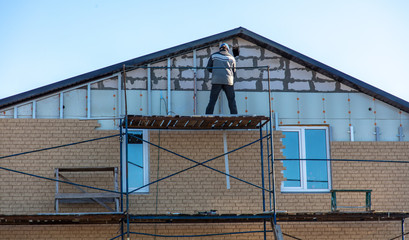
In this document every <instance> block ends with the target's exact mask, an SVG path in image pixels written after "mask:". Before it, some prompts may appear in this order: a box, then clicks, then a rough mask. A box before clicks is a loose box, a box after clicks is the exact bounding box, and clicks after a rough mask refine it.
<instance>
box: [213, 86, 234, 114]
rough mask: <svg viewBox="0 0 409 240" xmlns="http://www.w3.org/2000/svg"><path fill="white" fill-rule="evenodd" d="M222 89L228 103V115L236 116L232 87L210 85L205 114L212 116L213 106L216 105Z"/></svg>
mask: <svg viewBox="0 0 409 240" xmlns="http://www.w3.org/2000/svg"><path fill="white" fill-rule="evenodd" d="M222 89H223V91H224V93H226V97H227V100H228V101H229V108H230V114H237V106H236V99H235V95H234V86H230V85H225V84H212V90H211V91H210V100H209V104H208V105H207V108H206V114H213V110H214V105H215V104H216V101H217V97H218V96H219V93H220V91H221V90H222Z"/></svg>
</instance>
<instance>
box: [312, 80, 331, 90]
mask: <svg viewBox="0 0 409 240" xmlns="http://www.w3.org/2000/svg"><path fill="white" fill-rule="evenodd" d="M314 87H315V90H316V91H321V92H330V91H335V82H314Z"/></svg>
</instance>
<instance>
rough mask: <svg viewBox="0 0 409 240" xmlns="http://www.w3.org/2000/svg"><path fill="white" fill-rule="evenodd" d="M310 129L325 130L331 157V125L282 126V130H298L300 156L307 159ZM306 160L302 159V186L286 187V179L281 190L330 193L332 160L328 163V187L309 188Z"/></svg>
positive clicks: (327, 147)
mask: <svg viewBox="0 0 409 240" xmlns="http://www.w3.org/2000/svg"><path fill="white" fill-rule="evenodd" d="M306 129H308V130H310V129H318V130H325V138H326V149H327V159H330V144H329V127H328V126H280V131H283V132H286V131H293V132H298V133H299V134H298V142H299V152H300V158H301V159H305V157H306V147H305V130H306ZM306 165H307V164H306V160H300V179H301V186H300V187H285V186H284V181H283V182H281V192H286V193H292V192H293V193H297V192H298V193H299V192H302V193H313V192H314V193H328V192H330V190H331V188H332V183H331V182H332V181H331V175H332V174H331V161H328V164H327V174H328V176H327V177H328V189H308V188H307V166H306Z"/></svg>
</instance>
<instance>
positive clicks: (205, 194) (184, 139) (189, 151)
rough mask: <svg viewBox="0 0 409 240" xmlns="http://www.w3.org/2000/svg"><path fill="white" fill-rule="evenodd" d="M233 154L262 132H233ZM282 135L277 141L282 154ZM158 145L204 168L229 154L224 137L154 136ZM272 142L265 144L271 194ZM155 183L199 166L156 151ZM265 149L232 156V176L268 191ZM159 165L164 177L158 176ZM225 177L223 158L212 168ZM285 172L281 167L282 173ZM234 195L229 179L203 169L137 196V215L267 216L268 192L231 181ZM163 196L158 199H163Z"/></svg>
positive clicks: (153, 159)
mask: <svg viewBox="0 0 409 240" xmlns="http://www.w3.org/2000/svg"><path fill="white" fill-rule="evenodd" d="M225 133H226V134H227V135H226V136H227V143H228V150H229V151H230V150H233V149H236V148H239V147H241V146H244V145H246V144H248V143H251V142H253V141H256V140H257V139H258V138H259V137H260V133H259V131H228V132H225ZM280 137H281V134H277V136H276V137H275V139H276V142H277V146H276V153H277V154H281V152H280V151H279V148H280V146H281V142H280ZM150 139H151V141H152V142H153V143H155V144H158V143H159V140H160V146H162V147H163V148H166V149H169V150H171V151H173V152H176V153H178V154H181V155H183V156H185V157H187V158H190V159H193V160H195V161H198V162H203V161H206V160H208V159H211V158H213V157H215V156H219V155H222V154H223V153H224V146H223V131H177V132H175V131H160V132H159V131H151V133H150ZM265 144H266V141H264V156H265V157H264V168H265V169H264V172H265V179H266V181H265V184H266V185H265V188H268V185H267V184H268V180H267V160H266V156H267V154H266V145H265ZM150 159H151V160H150V181H154V180H156V179H158V178H159V179H160V178H163V177H165V176H168V175H170V174H172V173H175V172H177V171H180V170H183V169H185V168H188V167H190V166H193V165H194V163H192V162H189V161H188V160H186V159H183V158H181V157H179V156H176V155H173V154H170V153H168V152H166V151H164V150H159V155H158V148H156V147H151V149H150ZM260 159H261V158H260V144H259V143H258V142H257V143H255V144H253V145H251V146H248V147H246V148H243V149H241V150H238V151H236V152H234V153H232V154H229V169H230V174H231V175H233V176H235V177H238V178H240V179H243V180H245V181H247V182H251V183H253V184H256V185H258V186H262V183H261V182H262V181H261V167H260V161H261V160H260ZM158 161H159V175H157V169H158ZM207 165H208V166H210V167H213V168H216V169H218V170H220V171H224V169H225V159H224V157H220V158H218V159H216V160H213V161H211V162H209V163H208V164H207ZM281 170H282V163H281V162H279V163H278V166H277V172H278V173H280V171H281ZM230 186H231V187H230V189H227V187H226V177H225V175H222V174H220V173H217V172H215V171H212V170H210V169H207V168H205V167H202V166H198V167H196V168H193V169H191V170H189V171H186V172H183V173H181V174H179V175H176V176H173V177H171V178H169V179H166V180H164V181H161V182H159V183H158V184H153V185H151V186H150V194H149V195H146V194H142V195H141V194H140V195H132V196H131V202H130V203H131V205H130V206H131V207H130V209H131V211H132V213H138V214H147V213H158V214H164V213H168V212H172V213H186V214H192V213H196V212H200V211H209V210H217V211H218V213H220V214H224V213H261V212H262V211H263V208H262V190H261V189H259V188H256V187H253V186H250V185H248V184H246V183H243V182H240V181H238V180H236V179H233V178H230ZM157 193H158V194H157Z"/></svg>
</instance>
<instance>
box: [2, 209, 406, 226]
mask: <svg viewBox="0 0 409 240" xmlns="http://www.w3.org/2000/svg"><path fill="white" fill-rule="evenodd" d="M272 217H273V215H272V214H271V213H261V214H216V215H198V214H193V215H189V214H166V215H136V214H132V215H130V219H131V221H130V222H131V223H133V224H138V223H140V224H157V223H163V224H171V223H176V224H177V223H188V224H193V223H234V222H241V223H244V222H263V221H264V220H266V221H269V220H271V218H272ZM408 217H409V212H357V213H340V212H309V213H282V212H279V213H277V222H317V223H318V222H362V221H377V222H378V221H402V219H405V218H408ZM123 218H126V215H125V214H123V213H119V212H116V213H54V214H52V213H48V214H47V213H44V214H34V215H0V225H41V224H118V223H119V222H120V221H121V219H123Z"/></svg>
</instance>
